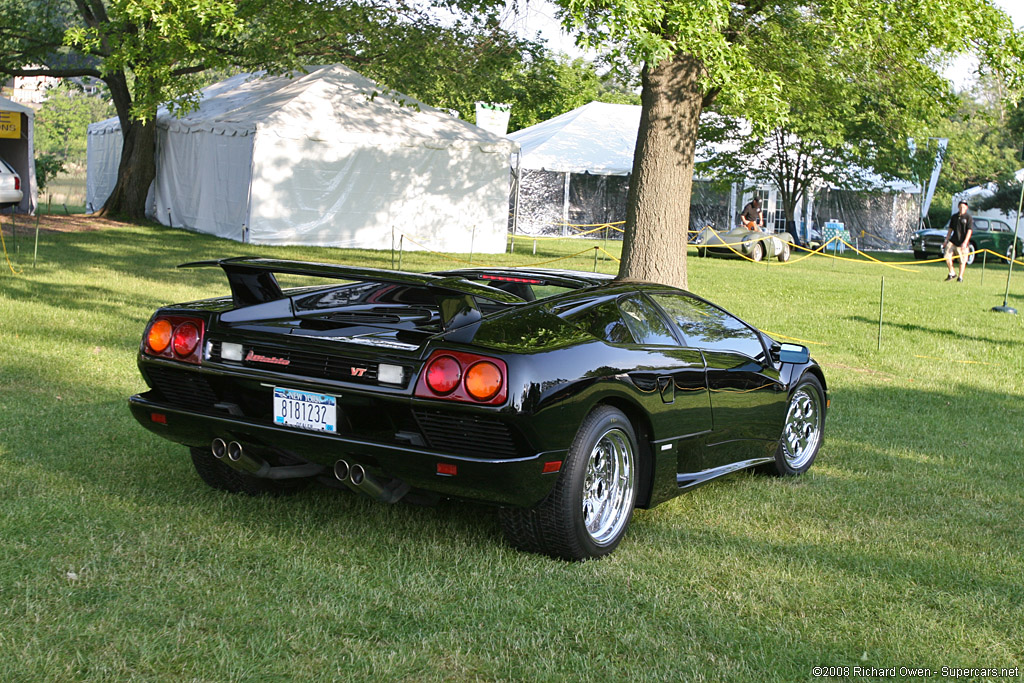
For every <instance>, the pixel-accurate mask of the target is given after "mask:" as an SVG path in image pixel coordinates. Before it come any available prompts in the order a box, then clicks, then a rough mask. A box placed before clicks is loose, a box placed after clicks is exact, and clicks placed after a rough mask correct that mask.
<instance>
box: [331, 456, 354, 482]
mask: <svg viewBox="0 0 1024 683" xmlns="http://www.w3.org/2000/svg"><path fill="white" fill-rule="evenodd" d="M350 472H351V468H350V467H349V466H348V463H347V462H345V461H344V460H339V461H337V462H336V463H334V478H335V479H337V480H338V481H341V482H348V476H349V473H350Z"/></svg>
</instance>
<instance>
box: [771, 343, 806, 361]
mask: <svg viewBox="0 0 1024 683" xmlns="http://www.w3.org/2000/svg"><path fill="white" fill-rule="evenodd" d="M778 357H779V362H780V363H793V364H795V365H802V364H803V363H806V362H807V361H809V360H810V359H811V352H810V351H809V350H808V348H807V347H806V346H800V345H799V344H783V345H782V346H780V347H779V353H778Z"/></svg>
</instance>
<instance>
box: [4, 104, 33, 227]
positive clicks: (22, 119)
mask: <svg viewBox="0 0 1024 683" xmlns="http://www.w3.org/2000/svg"><path fill="white" fill-rule="evenodd" d="M0 122H2V124H3V125H2V126H0V157H3V159H4V160H5V161H7V163H9V164H10V165H11V166H13V167H14V170H15V171H17V172H18V175H19V176H21V190H22V199H21V203H20V204H18V206H16V207H14V210H15V211H17V212H18V213H33V212H34V211H35V210H36V206H37V201H38V189H37V188H36V157H35V112H34V111H32V110H31V109H29V108H28V107H25V106H22V105H20V104H18V103H17V102H12V101H10V100H8V99H6V98H3V97H0Z"/></svg>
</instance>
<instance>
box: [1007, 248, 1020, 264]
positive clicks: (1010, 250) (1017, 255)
mask: <svg viewBox="0 0 1024 683" xmlns="http://www.w3.org/2000/svg"><path fill="white" fill-rule="evenodd" d="M1020 256H1021V254H1020V249H1018V250H1017V251H1016V253H1014V250H1013V245H1012V244H1011V245H1010V246H1008V247H1007V248H1006V262H1007V263H1009V262H1010V261H1012V260H1013V259H1015V258H1020Z"/></svg>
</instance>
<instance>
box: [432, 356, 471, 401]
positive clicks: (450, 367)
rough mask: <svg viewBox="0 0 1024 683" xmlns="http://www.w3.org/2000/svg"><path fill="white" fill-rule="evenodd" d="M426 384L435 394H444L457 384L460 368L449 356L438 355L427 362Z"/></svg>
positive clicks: (453, 389)
mask: <svg viewBox="0 0 1024 683" xmlns="http://www.w3.org/2000/svg"><path fill="white" fill-rule="evenodd" d="M426 377H427V386H428V387H430V390H431V391H433V392H434V393H435V394H439V395H441V396H445V395H447V394H450V393H452V392H453V391H455V389H456V388H457V387H458V386H459V380H460V379H462V368H461V367H459V361H457V360H455V359H454V358H452V357H451V356H438V357H437V358H435V359H434V360H432V361H430V363H428V364H427V372H426Z"/></svg>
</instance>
